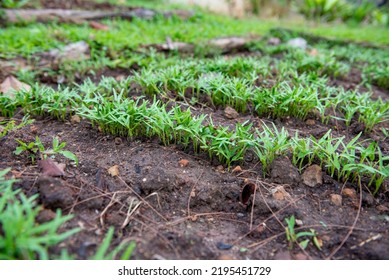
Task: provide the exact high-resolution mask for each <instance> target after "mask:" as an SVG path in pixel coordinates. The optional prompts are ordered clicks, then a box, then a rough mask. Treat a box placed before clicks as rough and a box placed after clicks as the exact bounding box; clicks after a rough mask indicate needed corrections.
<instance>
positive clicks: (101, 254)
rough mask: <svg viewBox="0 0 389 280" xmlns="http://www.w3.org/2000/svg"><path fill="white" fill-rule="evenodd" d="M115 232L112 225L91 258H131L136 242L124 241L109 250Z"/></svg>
mask: <svg viewBox="0 0 389 280" xmlns="http://www.w3.org/2000/svg"><path fill="white" fill-rule="evenodd" d="M113 234H114V228H113V227H110V228H109V230H108V232H107V234H106V236H105V238H104V240H103V242H102V243H101V245H100V246H99V247H98V249H97V251H96V253H95V254H94V255H93V256H92V257H91V258H90V259H91V260H112V259H115V258H117V257H118V256H119V259H120V260H129V259H130V257H131V254H132V252H133V251H134V249H135V243H134V242H130V243H128V242H126V241H124V242H122V243H120V244H119V245H118V246H116V247H115V248H114V249H113V250H111V251H108V249H109V247H110V245H111V241H112V238H113ZM120 253H121V254H120Z"/></svg>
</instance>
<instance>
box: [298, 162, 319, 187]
mask: <svg viewBox="0 0 389 280" xmlns="http://www.w3.org/2000/svg"><path fill="white" fill-rule="evenodd" d="M302 177H303V182H304V184H305V185H307V186H309V187H316V186H317V185H321V184H323V176H322V172H321V167H320V166H319V165H316V164H313V165H311V166H309V167H308V168H307V169H306V170H305V171H304V173H303V175H302Z"/></svg>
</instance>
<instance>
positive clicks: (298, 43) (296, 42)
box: [287, 38, 308, 50]
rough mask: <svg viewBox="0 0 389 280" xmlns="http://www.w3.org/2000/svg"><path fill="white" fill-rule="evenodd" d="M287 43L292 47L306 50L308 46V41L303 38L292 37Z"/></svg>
mask: <svg viewBox="0 0 389 280" xmlns="http://www.w3.org/2000/svg"><path fill="white" fill-rule="evenodd" d="M287 45H288V46H290V47H292V48H299V49H302V50H305V49H306V48H307V46H308V43H307V41H306V40H305V39H303V38H294V39H290V40H289V41H288V42H287Z"/></svg>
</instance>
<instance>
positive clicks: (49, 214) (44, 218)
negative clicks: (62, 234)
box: [36, 209, 56, 224]
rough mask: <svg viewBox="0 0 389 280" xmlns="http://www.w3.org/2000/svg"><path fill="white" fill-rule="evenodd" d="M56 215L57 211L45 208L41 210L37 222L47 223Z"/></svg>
mask: <svg viewBox="0 0 389 280" xmlns="http://www.w3.org/2000/svg"><path fill="white" fill-rule="evenodd" d="M55 216H56V214H55V212H54V211H52V210H50V209H43V210H42V211H40V212H39V214H38V216H37V217H36V222H37V223H39V224H43V223H47V222H49V221H51V220H52V219H54V218H55Z"/></svg>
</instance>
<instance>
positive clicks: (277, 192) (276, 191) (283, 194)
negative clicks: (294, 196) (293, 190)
mask: <svg viewBox="0 0 389 280" xmlns="http://www.w3.org/2000/svg"><path fill="white" fill-rule="evenodd" d="M271 192H272V195H273V198H274V199H275V200H285V199H290V198H291V197H290V194H289V193H288V192H287V191H286V190H285V188H284V187H283V186H277V187H275V188H273V189H272V190H271Z"/></svg>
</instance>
